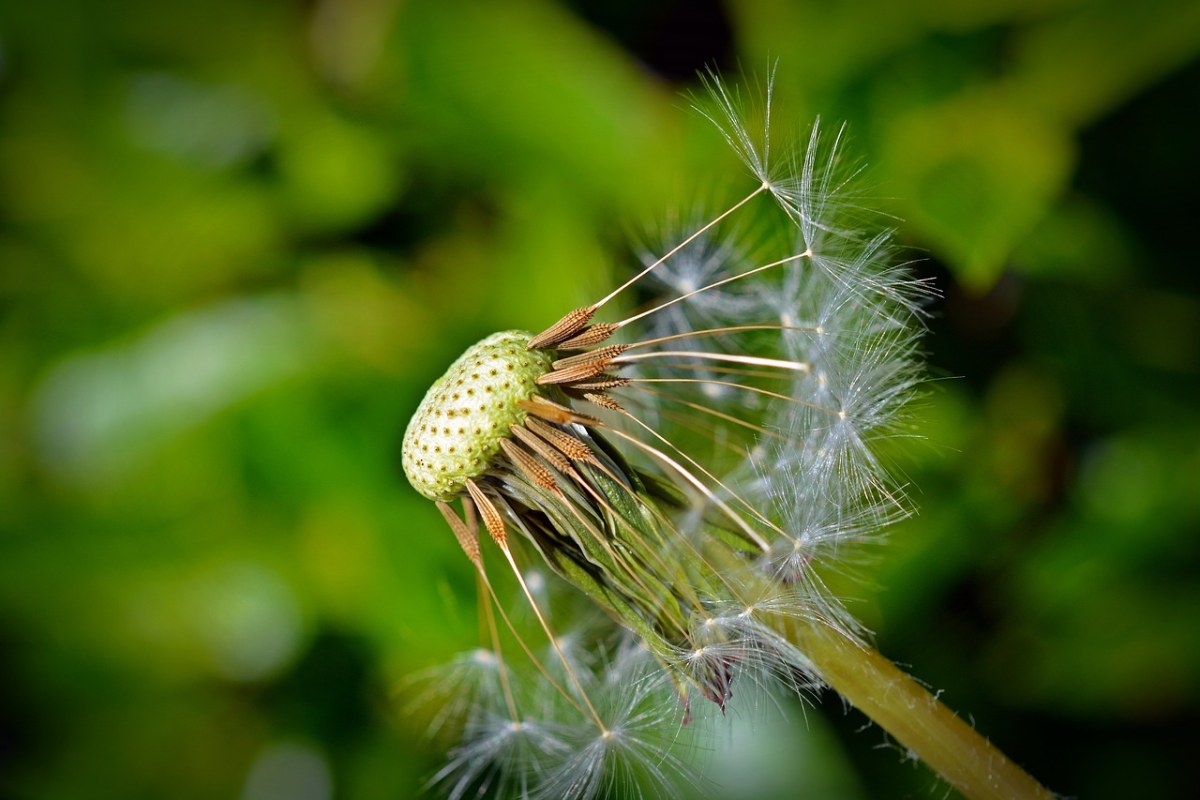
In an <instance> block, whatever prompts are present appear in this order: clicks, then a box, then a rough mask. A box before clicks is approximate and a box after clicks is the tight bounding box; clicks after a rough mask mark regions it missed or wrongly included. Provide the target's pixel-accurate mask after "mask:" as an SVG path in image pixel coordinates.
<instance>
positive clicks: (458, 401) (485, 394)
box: [403, 331, 552, 500]
mask: <svg viewBox="0 0 1200 800" xmlns="http://www.w3.org/2000/svg"><path fill="white" fill-rule="evenodd" d="M532 338H533V335H532V334H529V333H526V332H524V331H502V332H500V333H494V334H492V335H491V336H489V337H487V338H486V339H484V340H483V341H481V342H479V343H477V344H475V345H473V346H471V347H470V348H469V349H468V350H467V351H466V352H465V353H463V354H462V356H460V357H459V359H458V360H457V361H455V362H454V363H453V364H451V365H450V369H448V370H446V374H445V375H443V376H442V377H441V378H439V379H438V380H437V382H436V383H434V384H433V386H431V387H430V388H429V391H428V392H426V394H425V399H424V400H422V401H421V405H420V406H418V407H417V411H416V413H415V414H413V418H412V420H411V421H410V422H409V423H408V430H407V431H405V433H404V448H403V461H404V474H405V475H407V476H408V482H409V483H411V484H412V486H413V488H414V489H416V490H417V491H418V492H420V493H421V494H423V495H424V496H425V497H428V498H429V499H430V500H450V499H452V498H454V497H455V496H457V495H458V494H459V493H460V492H462V491H463V489H464V487H465V485H466V481H467V479H468V478H473V477H475V476H477V475H480V474H482V473H483V472H484V470H486V469H487V465H488V462H489V461H491V460H492V459H493V458H494V457H495V456H496V454H497V453H499V452H500V440H501V439H503V438H505V437H506V436H507V435H508V429H509V426H510V425H512V424H514V423H519V422H522V421H523V420H524V419H525V412H524V411H523V410H522V409H521V408H520V406H518V405H517V402H518V401H519V400H525V399H527V398H529V397H530V395H533V394H536V393H537V391H538V385H537V379H538V377H540V376H541V375H544V374H546V373H547V372H549V371H550V369H551V367H550V362H551V361H552V357H551V355H550V354H549V353H546V352H543V351H536V350H535V351H530V350H526V349H525V346H526V345H527V344H529V341H530V339H532Z"/></svg>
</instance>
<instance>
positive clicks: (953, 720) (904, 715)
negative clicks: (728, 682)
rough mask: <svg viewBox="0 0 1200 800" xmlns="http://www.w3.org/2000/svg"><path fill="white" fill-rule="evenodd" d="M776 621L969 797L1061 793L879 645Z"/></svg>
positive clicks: (852, 698)
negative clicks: (958, 713) (963, 717)
mask: <svg viewBox="0 0 1200 800" xmlns="http://www.w3.org/2000/svg"><path fill="white" fill-rule="evenodd" d="M771 623H772V625H773V627H775V628H776V629H777V630H778V631H779V632H780V633H781V634H783V635H784V636H786V637H787V638H788V639H789V640H790V641H791V642H792V643H793V644H794V645H796V646H797V647H798V648H800V649H801V650H802V651H804V654H805V656H807V657H808V658H809V659H810V660H811V662H812V664H813V666H814V667H816V669H817V671H818V672H819V673H820V675H821V677H822V678H823V679H824V680H825V681H826V682H827V683H828V684H829V685H830V686H831V687H833V689H834V690H836V691H837V692H838V693H839V694H840V695H841V696H842V697H843V698H844V699H845V700H846V701H847V702H849V703H850V704H851V705H853V706H855V707H856V708H857V709H858V710H859V711H862V712H863V713H864V714H866V715H867V716H868V717H870V718H871V719H872V720H874V722H875V723H876V724H878V725H879V726H880V727H881V728H883V729H884V730H886V731H887V732H888V733H889V734H891V735H892V736H894V737H895V738H896V740H897V741H898V742H900V744H901V745H903V746H904V747H906V748H907V749H908V750H909V751H911V752H912V753H913V754H915V755H916V756H917V757H918V758H920V759H921V760H922V761H924V762H925V763H926V764H928V765H929V767H930V768H932V769H934V770H935V771H937V772H938V773H940V774H941V776H942V778H943V779H944V780H945V781H946V782H947V783H949V784H950V785H952V786H953V787H954V788H955V789H957V790H958V791H960V792H962V793H963V795H964V796H966V797H968V798H971V800H977V799H980V798H982V799H984V800H992V799H993V798H994V800H1002V799H1007V800H1011V798H1052V797H1054V795H1053V794H1052V793H1051V792H1050V791H1049V790H1047V789H1046V788H1045V787H1043V786H1042V785H1041V784H1039V783H1038V782H1037V781H1036V780H1034V779H1033V778H1032V777H1030V776H1029V774H1027V773H1026V772H1025V771H1024V770H1022V769H1021V768H1020V767H1019V766H1017V765H1016V764H1014V763H1013V762H1012V761H1011V760H1010V759H1009V758H1008V757H1007V756H1005V755H1004V754H1003V753H1001V752H1000V751H999V750H998V749H997V748H996V747H995V746H994V745H993V744H992V743H991V742H989V741H988V740H987V739H985V738H984V737H983V736H981V735H980V734H979V733H978V732H977V731H976V730H975V729H974V728H972V727H971V726H970V725H968V724H967V723H965V722H963V720H961V719H960V718H958V717H957V716H955V714H954V712H953V711H951V710H950V709H949V708H947V707H946V706H944V705H942V703H940V702H939V701H938V700H937V698H935V697H934V696H933V695H932V694H930V693H929V692H928V691H927V690H926V689H925V688H924V687H922V686H921V685H920V684H918V683H917V682H916V681H914V680H913V679H912V678H910V677H909V676H908V675H906V674H905V673H904V672H903V671H902V670H900V669H899V668H898V667H897V666H896V665H895V664H893V663H892V662H891V661H889V660H888V659H887V658H885V657H884V656H882V655H881V654H880V653H879V652H877V651H876V650H874V649H872V648H871V647H868V646H867V645H865V644H863V643H862V642H860V641H858V640H857V639H855V638H854V637H852V636H850V635H849V634H847V633H845V632H844V631H841V630H838V629H837V628H835V627H834V626H833V625H831V624H829V623H827V622H821V621H814V620H811V619H802V618H798V617H783V616H776V617H775V618H774V619H773V620H772V621H771Z"/></svg>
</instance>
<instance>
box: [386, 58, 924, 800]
mask: <svg viewBox="0 0 1200 800" xmlns="http://www.w3.org/2000/svg"><path fill="white" fill-rule="evenodd" d="M707 83H708V91H709V100H708V102H707V103H706V104H702V106H703V107H702V108H701V113H703V114H705V116H707V117H708V118H709V119H710V120H712V121H713V122H714V124H716V126H717V128H718V129H719V131H720V133H721V135H722V136H723V137H724V138H725V139H726V141H727V142H728V143H729V145H730V146H731V147H732V148H733V149H734V151H735V152H736V154H737V155H738V156H739V158H740V159H741V160H742V162H743V163H744V164H745V166H746V168H747V169H748V170H749V171H750V173H751V174H752V175H753V177H754V179H755V180H753V181H751V182H749V183H750V186H749V188H747V189H745V191H746V192H747V194H745V196H744V197H743V198H742V199H741V200H738V201H737V202H735V203H733V204H732V205H730V206H728V207H726V208H725V210H723V211H721V212H719V213H714V212H709V213H706V214H704V215H696V214H692V215H688V214H683V215H678V216H676V217H675V218H673V219H672V220H671V221H669V222H668V223H667V224H666V225H664V226H663V228H662V229H661V231H660V232H659V234H658V236H657V238H656V237H654V236H651V237H647V239H646V242H645V243H644V246H643V248H642V250H641V252H639V253H638V256H639V259H638V260H639V262H640V263H639V264H638V265H636V266H635V267H633V270H632V271H633V272H634V273H635V274H634V275H633V276H632V277H631V278H630V279H629V280H628V281H627V282H626V283H624V284H622V285H621V286H620V287H618V288H617V289H616V290H615V291H614V292H613V293H611V294H610V295H608V296H607V297H605V298H603V299H601V300H600V301H598V302H597V303H596V304H595V305H592V306H586V307H584V308H581V309H576V310H574V311H571V312H569V313H567V314H566V315H564V316H563V317H562V318H560V319H559V320H558V321H557V322H555V323H554V324H552V325H550V326H549V327H548V328H546V329H545V330H543V331H542V332H541V333H539V334H537V335H536V336H533V335H530V334H526V333H520V332H513V331H510V332H506V333H502V334H496V335H495V336H493V337H489V338H488V339H485V340H483V341H482V342H480V343H479V344H477V345H475V346H474V347H473V348H471V349H470V350H468V351H467V353H466V354H464V356H463V357H462V358H460V359H459V360H458V361H456V362H455V363H454V364H453V365H452V366H451V368H450V370H449V371H448V372H447V374H446V375H445V376H443V378H442V379H441V380H439V381H438V383H436V384H435V385H434V387H432V388H431V389H430V392H429V394H428V395H427V396H426V398H425V400H424V401H423V402H422V404H421V406H420V408H419V409H418V411H417V414H416V416H415V417H414V419H413V422H412V423H410V426H409V429H408V431H407V432H406V434H405V441H404V467H405V471H406V474H407V475H408V477H409V480H410V481H411V482H412V483H413V485H414V487H416V488H417V490H418V491H420V492H421V493H422V494H424V495H425V496H426V497H429V498H430V499H433V500H436V501H438V502H439V505H440V507H441V509H442V512H443V514H445V515H446V518H447V522H448V523H449V524H450V525H451V527H452V529H453V530H454V533H455V535H456V536H457V537H458V539H459V542H460V544H462V546H463V548H464V550H465V551H466V552H467V555H468V556H470V557H471V559H472V561H473V563H474V564H475V566H476V568H477V569H478V570H479V572H480V575H481V578H482V581H483V583H484V584H485V586H486V591H487V592H488V593H489V594H488V598H489V602H490V601H491V600H492V599H494V600H495V602H496V603H497V607H498V608H499V609H500V611H501V613H502V615H503V617H504V621H505V622H506V624H507V625H509V627H510V628H512V631H513V633H514V636H515V637H516V638H517V639H518V641H519V643H520V646H519V648H511V647H509V648H505V651H506V652H512V651H513V650H514V649H515V650H518V651H519V655H521V656H524V657H526V658H525V661H526V662H527V664H526V666H527V667H532V669H525V670H516V669H511V668H510V667H509V662H508V661H506V660H505V656H503V655H502V654H501V648H500V647H499V645H498V643H497V642H495V641H494V642H493V647H491V648H484V651H485V652H486V653H489V654H491V658H492V661H491V662H490V663H488V661H487V658H486V657H478V658H476V659H474V660H473V666H474V668H475V670H476V671H477V672H478V673H479V674H480V675H482V676H484V677H486V678H487V680H480V681H478V683H479V685H480V686H481V687H483V688H485V689H486V691H480V692H478V693H477V696H478V697H479V702H478V703H477V704H476V705H475V706H474V707H473V708H472V709H468V710H467V712H466V714H465V717H466V723H465V726H464V736H465V739H464V744H463V745H462V746H461V747H460V748H459V749H458V750H456V751H455V752H454V753H452V754H451V762H450V764H448V765H447V768H446V769H445V770H443V771H442V772H441V773H439V776H438V778H437V782H438V783H439V784H441V785H443V786H444V787H447V789H448V793H449V794H450V796H451V797H452V798H454V800H457V799H458V798H459V797H463V796H468V795H471V794H472V793H487V792H489V791H493V790H495V789H496V788H497V787H501V788H503V789H505V790H512V792H511V793H513V794H517V795H519V796H523V797H534V798H543V797H544V798H551V797H553V798H556V799H557V798H571V799H572V800H575V799H576V798H585V799H589V798H594V797H600V796H611V795H614V794H618V793H624V794H630V795H633V796H649V797H656V796H660V795H664V794H670V793H672V792H671V791H670V788H669V785H670V784H671V783H673V782H675V781H677V780H678V779H680V778H681V776H682V773H683V772H684V770H683V769H682V764H681V762H680V761H679V760H678V759H677V757H676V755H674V747H675V745H676V744H677V742H676V739H677V738H678V737H679V736H680V735H681V733H682V731H683V730H684V723H685V722H687V721H689V720H691V719H692V718H693V716H692V715H693V703H694V702H695V703H696V704H699V705H707V706H708V707H709V708H711V709H716V710H717V712H719V714H720V715H722V716H723V715H724V713H725V711H726V708H727V704H728V703H729V702H731V700H732V698H733V697H734V695H735V694H740V693H741V692H742V687H756V686H760V685H761V686H764V687H767V686H772V685H774V686H783V687H784V688H785V689H787V690H789V691H793V692H804V691H808V690H810V689H812V688H813V687H815V686H818V685H819V684H820V680H819V676H818V671H817V670H816V669H815V668H814V666H813V663H812V661H811V660H810V658H809V656H808V655H807V654H806V653H805V652H804V651H803V649H802V648H801V647H800V646H798V645H797V644H796V642H795V641H793V638H790V637H789V635H788V631H789V629H790V628H789V626H791V625H793V623H798V622H799V621H806V620H807V621H813V620H819V621H820V622H821V624H822V625H824V626H826V627H828V628H830V629H834V630H837V631H841V632H844V633H845V635H846V636H848V637H856V636H862V635H864V632H863V631H862V629H861V626H859V625H858V623H857V622H856V621H855V620H854V618H853V616H852V615H850V614H849V612H848V611H847V610H846V607H845V603H844V602H843V600H842V598H840V597H837V596H835V595H834V594H833V592H831V591H830V589H829V585H828V584H827V583H826V580H827V578H828V576H829V575H830V574H832V573H851V572H853V571H854V568H855V567H856V566H857V565H858V564H859V563H860V561H861V559H860V557H859V556H858V555H857V553H858V552H859V550H860V548H861V546H862V545H864V544H866V543H869V542H871V541H873V540H875V539H877V538H878V537H879V536H880V535H881V533H882V531H883V530H884V529H885V528H886V527H887V526H888V525H890V524H891V523H892V522H894V521H895V520H897V519H899V518H900V517H902V516H903V515H905V514H906V513H908V506H907V503H906V501H905V498H904V494H903V489H902V487H901V486H899V485H898V484H897V482H896V481H895V480H894V479H893V478H892V476H891V474H890V472H889V470H888V469H887V465H886V464H884V463H883V462H882V460H881V459H880V457H879V456H878V454H877V450H878V444H879V442H880V441H881V440H882V439H884V438H887V437H891V436H895V435H897V432H898V424H899V421H900V420H902V419H903V415H904V413H905V410H906V409H907V407H908V406H909V404H910V402H911V400H912V399H913V396H914V394H915V392H916V391H917V387H918V385H919V382H920V379H921V375H920V370H919V366H918V365H919V349H918V346H917V339H918V337H919V335H920V330H921V328H920V314H921V306H922V303H923V301H924V298H925V297H926V296H927V294H928V291H927V287H926V286H925V285H924V284H922V283H920V282H918V281H914V280H913V279H912V278H911V277H910V274H909V272H908V270H907V269H906V268H905V267H904V266H903V265H900V266H896V265H894V254H893V248H892V245H891V243H890V237H889V234H888V233H887V232H886V231H884V232H881V233H878V234H876V233H873V232H872V233H867V234H861V233H859V231H860V229H862V225H861V224H860V223H861V222H862V221H863V220H864V219H865V213H864V212H862V210H861V209H860V208H859V207H858V205H857V204H856V203H857V201H856V199H855V198H854V196H853V194H852V192H851V190H850V189H849V186H850V184H849V183H848V179H849V177H852V176H853V173H854V168H853V166H852V165H847V163H846V161H845V159H844V157H843V155H842V145H843V132H842V131H840V130H838V131H835V132H834V133H833V135H832V136H827V135H826V134H825V133H824V132H823V131H822V130H821V129H820V127H819V126H818V125H814V126H813V128H812V131H811V134H810V135H809V136H808V137H807V138H806V140H804V141H802V142H801V146H800V147H799V148H798V149H797V150H796V151H795V152H788V151H787V149H786V148H780V147H778V146H773V144H772V123H771V119H770V117H771V108H770V99H769V83H770V80H768V92H767V95H766V96H765V98H764V99H762V100H761V101H759V102H758V103H757V104H756V103H755V102H754V100H753V98H744V97H742V96H741V95H740V94H739V93H738V91H737V90H736V89H733V88H730V87H728V86H727V85H726V84H724V83H723V82H721V81H719V80H718V79H717V78H716V77H715V76H712V75H710V76H708V80H707ZM751 117H756V118H757V121H754V122H751V121H749V120H750V118H751ZM681 220H682V222H681ZM875 230H878V226H876V227H875ZM631 287H633V291H632V293H634V294H636V297H634V298H633V299H632V302H630V303H629V305H631V306H634V307H635V310H634V311H633V312H631V315H630V316H628V317H626V318H624V319H619V320H617V321H611V322H609V321H599V320H604V319H605V318H604V317H603V316H596V315H597V313H598V312H601V308H602V307H603V306H605V304H607V303H608V301H609V300H610V299H612V298H613V297H615V296H617V295H618V294H620V293H621V292H622V291H626V290H629V289H630V288H631ZM625 299H629V296H628V295H626V298H625ZM611 310H612V309H606V310H605V311H611ZM593 318H595V320H597V321H595V322H594V321H593ZM618 332H619V335H617V334H618ZM614 336H615V338H610V337H614ZM612 342H617V343H616V344H613V343H612ZM493 369H494V370H496V371H497V372H498V373H499V378H500V379H501V383H499V384H497V383H495V382H491V381H492V378H494V377H495V376H492V375H491V370H493ZM447 418H449V419H450V420H454V421H457V420H462V421H464V422H469V423H470V424H466V425H464V426H463V432H459V430H458V428H456V427H455V426H454V425H448V424H446V422H445V420H446V419H447ZM451 447H453V450H451V449H450V448H451ZM431 451H432V453H431ZM456 498H461V499H462V515H461V516H460V515H458V514H457V513H456V512H454V511H453V510H451V508H450V506H449V502H450V501H451V500H454V499H456ZM480 522H482V523H483V527H484V528H485V529H486V530H487V532H488V533H489V534H491V538H492V539H494V540H495V544H496V546H497V547H499V548H500V550H501V551H502V553H503V555H504V559H505V562H506V563H507V565H508V566H509V567H511V570H512V574H513V576H515V578H516V580H517V583H518V584H519V586H520V588H521V590H522V597H523V599H524V600H525V601H527V605H528V608H529V609H530V612H531V614H532V616H530V615H528V614H524V613H520V612H514V613H511V614H510V613H508V612H507V611H505V609H506V607H507V603H505V602H504V601H503V600H501V599H500V598H499V596H498V595H497V592H496V589H495V588H494V587H493V586H492V584H491V582H490V578H489V577H488V573H487V571H486V570H485V569H484V561H483V559H482V558H481V557H480V543H479V541H478V530H477V529H478V528H479V523H480ZM533 565H538V567H539V568H540V570H539V569H534V568H533ZM566 592H574V593H575V596H586V597H587V598H589V599H590V600H591V601H592V602H593V603H594V604H595V605H596V606H598V607H599V608H600V609H602V610H603V611H604V612H605V615H604V619H605V620H609V621H611V620H615V621H616V622H617V623H618V624H619V625H620V626H621V627H622V628H623V629H624V634H623V635H622V636H621V637H620V638H617V637H615V636H613V635H610V634H606V633H604V632H602V631H601V630H600V626H594V627H590V628H589V627H586V626H577V625H576V626H574V627H572V623H573V620H572V619H571V614H570V613H565V612H566V610H567V609H569V608H570V605H571V604H570V603H564V602H563V600H562V598H563V596H564V593H566ZM490 607H491V606H490V605H489V608H490ZM514 619H515V620H516V622H517V623H519V624H528V625H532V624H533V623H535V622H536V627H537V628H540V629H541V633H542V634H544V637H545V638H544V639H543V642H544V644H541V645H533V646H530V645H529V644H527V643H526V642H525V641H524V640H523V639H522V638H520V635H519V633H518V632H517V626H516V625H514ZM605 624H607V622H606V623H605ZM564 626H565V627H564ZM491 636H492V638H493V639H494V640H496V639H497V637H498V634H497V633H496V631H495V630H493V631H492V632H491ZM614 642H616V644H615V645H614ZM460 668H461V665H460ZM472 696H473V697H474V696H476V694H474V693H473V694H472ZM696 698H699V699H696ZM704 701H707V702H704ZM709 713H711V712H709ZM701 716H705V714H703V713H702V714H701ZM713 716H716V714H713Z"/></svg>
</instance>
